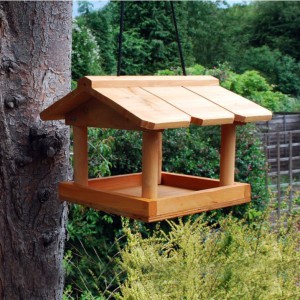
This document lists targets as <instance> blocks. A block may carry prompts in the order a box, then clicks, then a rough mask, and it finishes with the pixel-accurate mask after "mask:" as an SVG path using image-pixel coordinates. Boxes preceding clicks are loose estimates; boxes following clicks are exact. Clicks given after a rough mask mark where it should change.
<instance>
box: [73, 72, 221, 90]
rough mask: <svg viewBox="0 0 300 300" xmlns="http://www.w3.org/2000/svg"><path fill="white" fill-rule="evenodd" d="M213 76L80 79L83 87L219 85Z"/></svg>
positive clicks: (90, 77) (93, 77)
mask: <svg viewBox="0 0 300 300" xmlns="http://www.w3.org/2000/svg"><path fill="white" fill-rule="evenodd" d="M218 84H219V80H218V79H217V78H215V77H213V76H207V75H204V76H86V77H83V78H81V79H80V80H79V81H78V85H79V86H81V87H89V88H93V89H95V88H100V87H118V88H122V87H125V88H126V87H138V86H144V87H147V86H168V87H171V86H182V85H185V86H195V85H196V86H202V85H205V86H208V85H218Z"/></svg>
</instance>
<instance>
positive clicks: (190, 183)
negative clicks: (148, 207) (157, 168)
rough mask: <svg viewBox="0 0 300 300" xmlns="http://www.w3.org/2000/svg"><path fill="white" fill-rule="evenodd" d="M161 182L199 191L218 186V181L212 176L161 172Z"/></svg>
mask: <svg viewBox="0 0 300 300" xmlns="http://www.w3.org/2000/svg"><path fill="white" fill-rule="evenodd" d="M162 184H164V185H168V186H173V187H178V188H183V189H189V190H192V191H199V190H204V189H211V188H216V187H219V185H220V181H219V180H218V179H212V178H205V177H198V176H191V175H184V174H175V173H169V172H162Z"/></svg>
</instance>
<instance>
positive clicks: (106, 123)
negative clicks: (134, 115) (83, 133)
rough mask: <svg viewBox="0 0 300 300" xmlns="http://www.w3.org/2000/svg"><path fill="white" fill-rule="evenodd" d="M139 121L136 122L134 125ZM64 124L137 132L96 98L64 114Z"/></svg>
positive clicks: (123, 118)
mask: <svg viewBox="0 0 300 300" xmlns="http://www.w3.org/2000/svg"><path fill="white" fill-rule="evenodd" d="M138 122H139V121H138V120H137V121H136V123H138ZM65 123H66V124H67V125H72V126H88V127H97V128H113V129H127V130H139V129H140V127H139V126H138V125H137V124H136V123H134V122H133V121H132V120H129V119H126V118H125V117H124V116H123V115H121V114H119V113H118V112H116V111H115V110H113V109H111V108H110V107H109V106H107V105H106V104H105V103H103V102H102V101H100V100H99V99H96V98H91V99H90V100H88V101H86V102H85V103H83V104H81V105H79V106H78V107H77V108H75V109H74V110H72V111H70V112H68V113H66V114H65Z"/></svg>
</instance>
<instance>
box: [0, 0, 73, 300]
mask: <svg viewBox="0 0 300 300" xmlns="http://www.w3.org/2000/svg"><path fill="white" fill-rule="evenodd" d="M71 6H72V5H71V2H65V1H34V2H33V1H26V2H25V1H24V2H15V1H12V2H10V1H7V2H6V1H1V2H0V53H1V54H0V299H1V300H2V299H3V300H14V299H26V300H27V299H28V300H34V299H39V300H41V299H51V300H56V299H61V298H62V290H63V267H62V258H63V248H64V239H65V222H66V206H65V204H62V203H60V202H59V201H58V194H57V184H58V182H59V181H62V180H66V178H67V176H68V146H69V138H68V136H69V131H68V129H67V128H66V127H65V126H64V125H63V124H62V123H60V122H41V120H40V118H39V113H40V111H42V110H43V109H44V108H46V107H47V106H48V105H49V104H50V103H52V102H53V101H55V100H57V99H58V98H60V97H62V96H64V95H65V94H66V93H67V92H68V91H69V88H70V52H71Z"/></svg>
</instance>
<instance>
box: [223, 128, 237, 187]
mask: <svg viewBox="0 0 300 300" xmlns="http://www.w3.org/2000/svg"><path fill="white" fill-rule="evenodd" d="M235 148H236V125H234V124H226V125H222V128H221V158H220V185H221V186H225V185H231V184H233V183H234V172H235Z"/></svg>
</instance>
